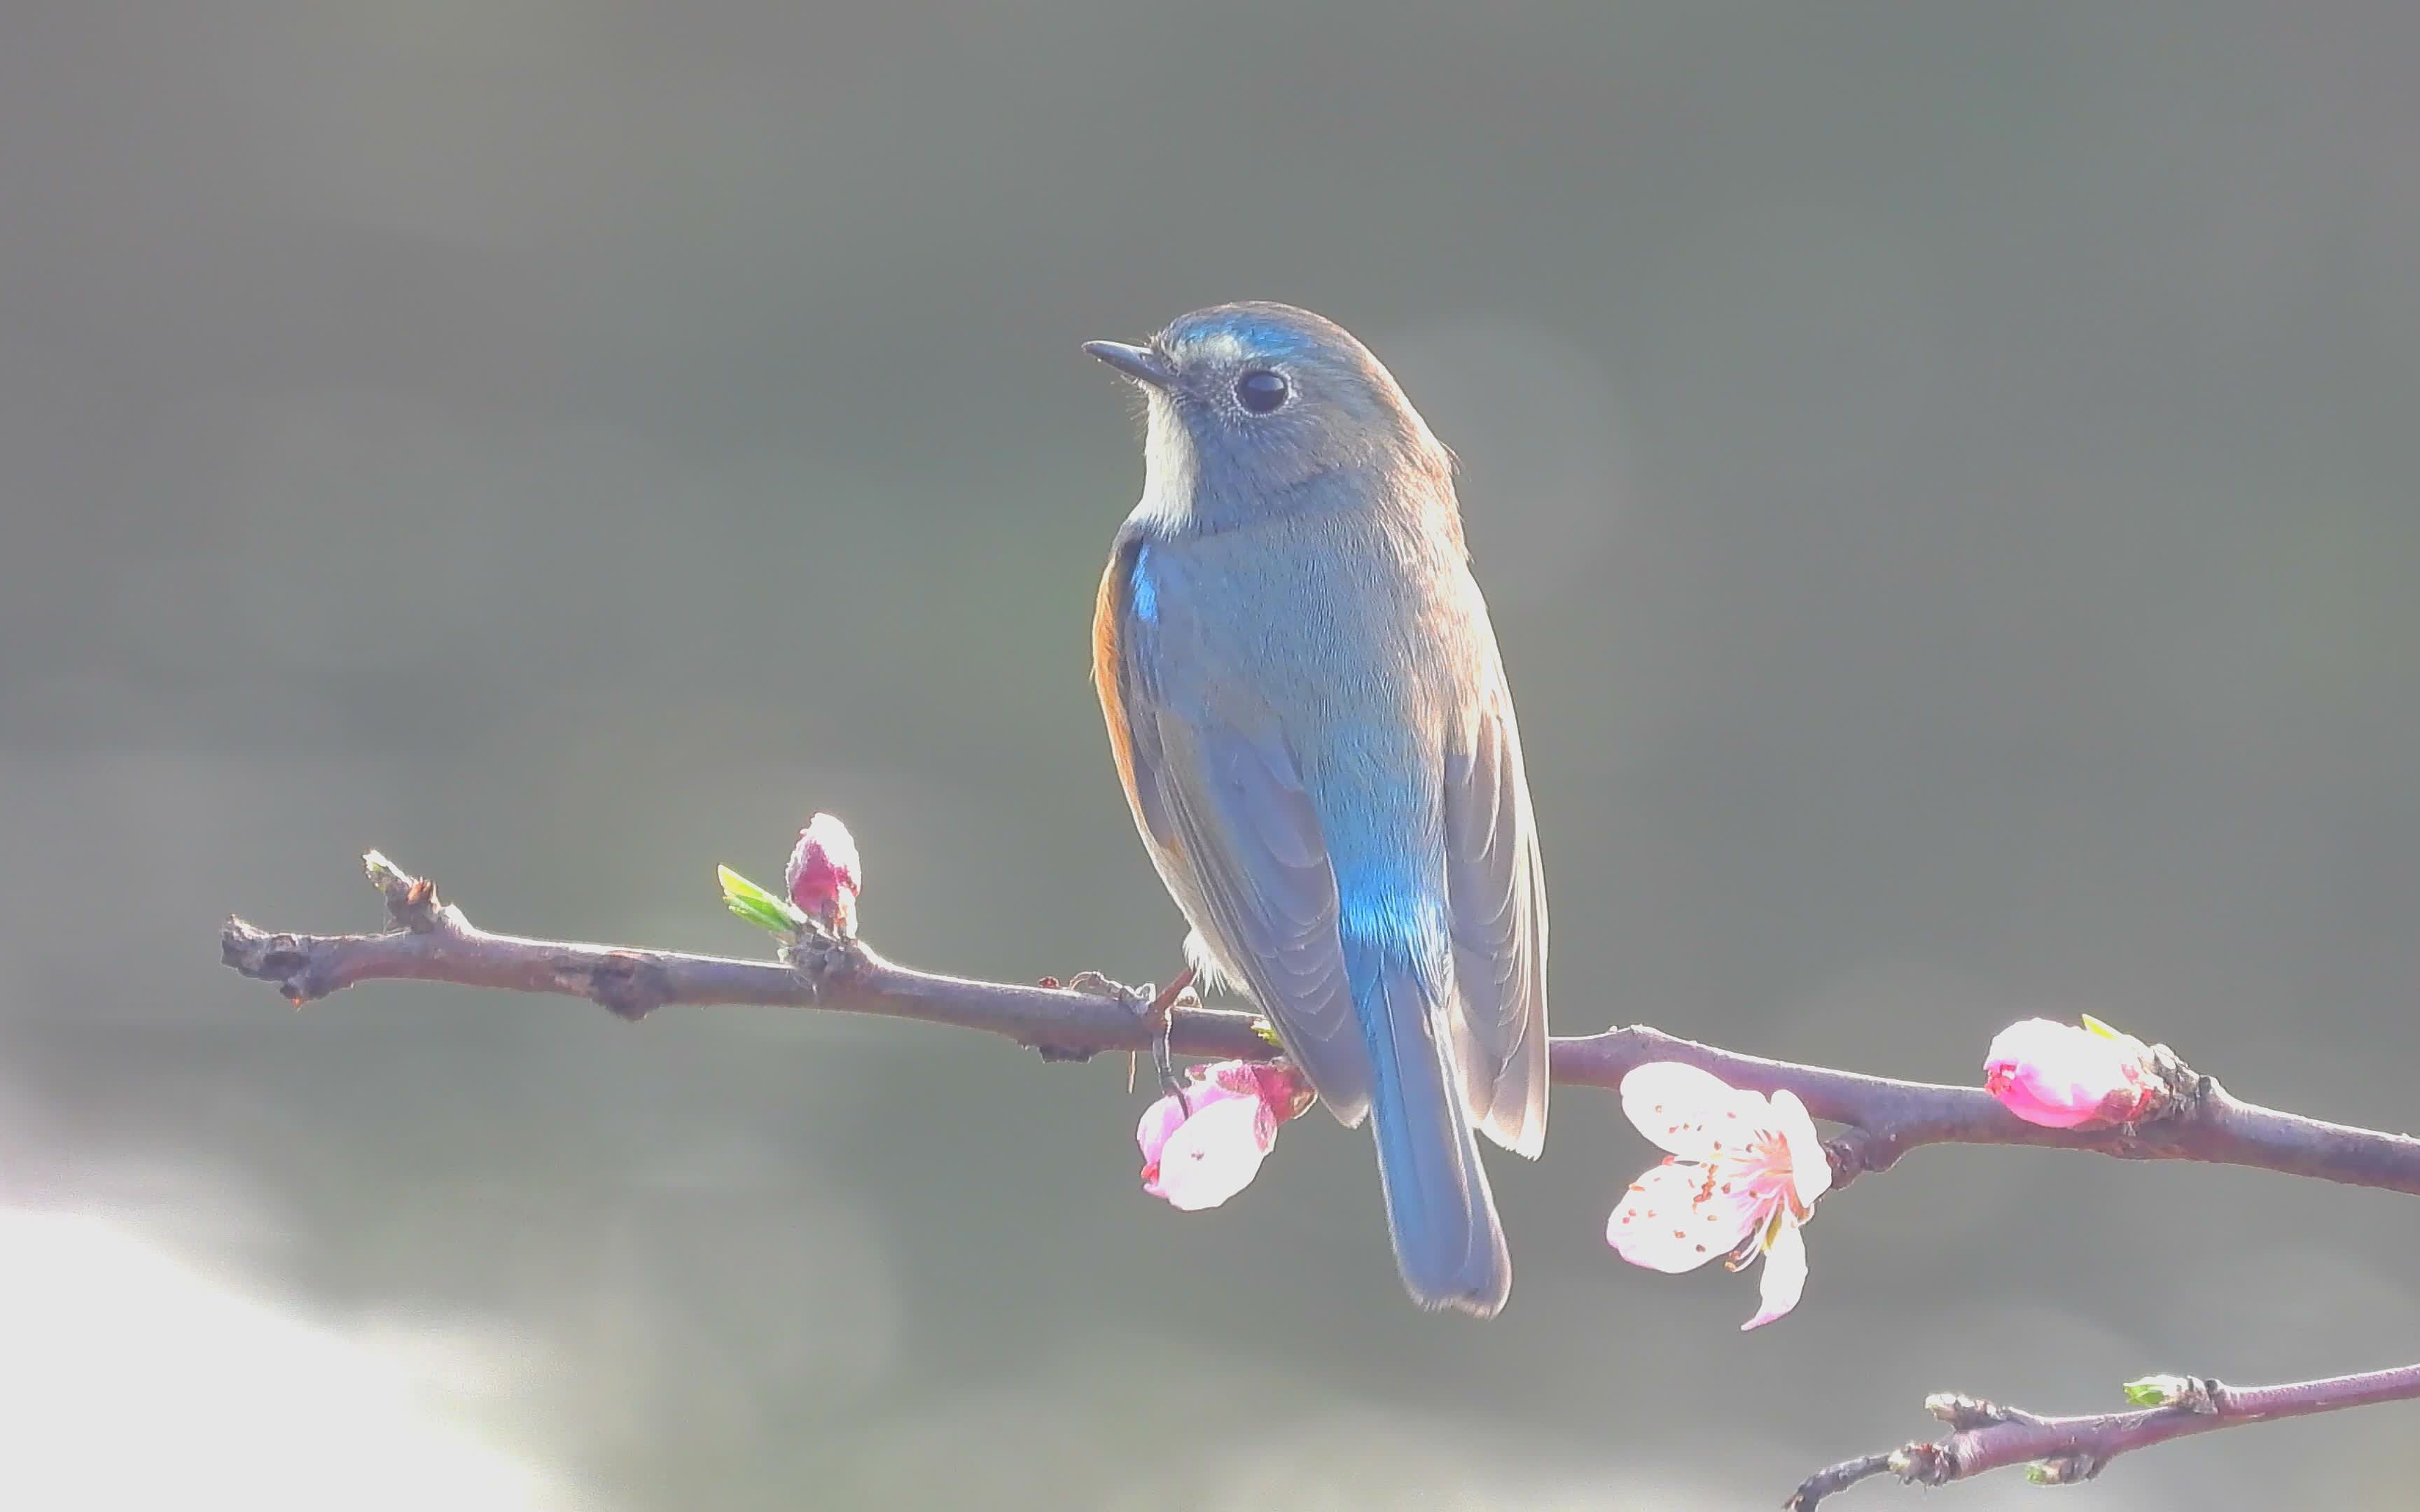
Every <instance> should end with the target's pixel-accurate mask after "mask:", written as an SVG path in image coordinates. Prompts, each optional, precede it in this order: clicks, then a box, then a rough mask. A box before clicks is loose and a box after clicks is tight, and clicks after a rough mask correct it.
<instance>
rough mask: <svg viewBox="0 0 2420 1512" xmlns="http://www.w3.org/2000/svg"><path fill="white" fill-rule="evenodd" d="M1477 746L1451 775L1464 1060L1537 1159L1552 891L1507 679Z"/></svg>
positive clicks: (1522, 1146)
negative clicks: (1548, 897) (1548, 890)
mask: <svg viewBox="0 0 2420 1512" xmlns="http://www.w3.org/2000/svg"><path fill="white" fill-rule="evenodd" d="M1489 692H1490V697H1489V700H1488V706H1487V707H1486V708H1484V709H1483V710H1482V711H1481V715H1480V717H1479V719H1478V721H1477V727H1476V730H1475V732H1474V737H1473V739H1472V741H1471V748H1470V749H1469V750H1468V751H1466V752H1452V753H1449V754H1448V756H1447V758H1446V771H1445V782H1446V786H1445V846H1446V893H1447V898H1448V900H1449V903H1450V909H1451V918H1452V932H1453V967H1454V986H1455V996H1456V998H1457V1007H1458V1009H1459V1012H1458V1013H1457V1015H1456V1022H1455V1025H1454V1050H1455V1064H1456V1066H1457V1067H1458V1068H1459V1069H1460V1071H1461V1072H1462V1077H1463V1089H1464V1094H1465V1096H1466V1099H1467V1102H1468V1105H1469V1107H1470V1109H1471V1111H1472V1114H1473V1116H1474V1118H1475V1119H1476V1121H1477V1122H1478V1123H1479V1124H1480V1126H1481V1128H1483V1129H1485V1130H1486V1131H1487V1132H1488V1134H1490V1136H1492V1137H1493V1138H1494V1139H1495V1140H1496V1141H1497V1143H1498V1144H1500V1145H1503V1146H1504V1147H1505V1148H1506V1149H1514V1150H1518V1151H1520V1152H1521V1153H1522V1154H1524V1155H1529V1156H1535V1155H1536V1154H1537V1153H1538V1151H1539V1150H1540V1149H1542V1148H1543V1146H1544V1141H1545V1135H1546V980H1545V968H1546V895H1545V878H1544V868H1543V867H1542V866H1541V865H1540V864H1539V859H1538V831H1537V825H1536V822H1535V820H1534V819H1533V818H1532V816H1531V814H1530V811H1529V789H1528V780H1527V779H1525V777H1524V776H1523V774H1522V770H1521V736H1520V733H1519V732H1518V730H1517V729H1516V728H1515V726H1514V725H1513V722H1512V702H1511V700H1510V699H1509V698H1507V697H1505V696H1504V695H1503V693H1502V690H1501V683H1500V680H1499V681H1498V682H1497V685H1496V687H1494V688H1492V689H1490V690H1489Z"/></svg>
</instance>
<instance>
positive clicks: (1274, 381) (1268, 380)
mask: <svg viewBox="0 0 2420 1512" xmlns="http://www.w3.org/2000/svg"><path fill="white" fill-rule="evenodd" d="M1235 402H1236V403H1237V404H1239V405H1242V406H1243V407H1244V408H1245V409H1249V410H1250V411H1251V412H1252V413H1254V414H1256V415H1265V414H1267V413H1268V412H1269V411H1270V410H1272V409H1276V408H1277V407H1278V406H1280V405H1281V404H1283V403H1285V402H1286V380H1285V379H1283V378H1280V377H1278V376H1277V375H1276V374H1275V373H1272V372H1270V371H1269V370H1268V369H1267V368H1265V367H1256V368H1254V369H1253V370H1252V371H1250V372H1249V373H1247V374H1245V375H1244V376H1243V377H1242V378H1237V379H1236V380H1235Z"/></svg>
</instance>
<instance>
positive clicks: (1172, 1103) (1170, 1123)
mask: <svg viewBox="0 0 2420 1512" xmlns="http://www.w3.org/2000/svg"><path fill="white" fill-rule="evenodd" d="M1184 1122H1185V1105H1184V1104H1183V1103H1179V1102H1177V1101H1176V1099H1175V1098H1173V1097H1163V1098H1161V1099H1160V1100H1159V1101H1158V1102H1156V1103H1153V1104H1152V1105H1151V1106H1149V1107H1147V1108H1145V1109H1143V1110H1142V1119H1141V1120H1140V1122H1138V1123H1136V1125H1135V1147H1136V1148H1137V1149H1140V1150H1141V1151H1142V1163H1143V1164H1144V1165H1158V1164H1159V1156H1160V1152H1161V1151H1162V1150H1164V1149H1167V1148H1168V1136H1169V1135H1170V1134H1174V1133H1175V1132H1176V1131H1177V1129H1178V1127H1179V1126H1180V1125H1182V1124H1183V1123H1184Z"/></svg>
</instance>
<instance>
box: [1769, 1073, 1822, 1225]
mask: <svg viewBox="0 0 2420 1512" xmlns="http://www.w3.org/2000/svg"><path fill="white" fill-rule="evenodd" d="M1769 1122H1770V1123H1771V1126H1772V1128H1773V1130H1774V1132H1775V1133H1776V1134H1780V1135H1781V1142H1782V1144H1784V1145H1785V1146H1787V1147H1788V1148H1789V1150H1790V1180H1791V1184H1792V1186H1794V1187H1796V1188H1797V1189H1798V1205H1799V1206H1800V1207H1802V1208H1811V1207H1813V1206H1815V1199H1816V1198H1817V1197H1820V1196H1823V1194H1824V1193H1826V1192H1828V1191H1830V1190H1831V1189H1832V1157H1831V1156H1829V1155H1826V1154H1824V1153H1823V1136H1822V1135H1821V1134H1817V1133H1816V1132H1815V1120H1814V1119H1810V1118H1808V1117H1807V1104H1806V1103H1801V1102H1800V1101H1798V1094H1797V1093H1795V1092H1793V1091H1792V1090H1791V1089H1790V1088H1787V1087H1785V1088H1782V1089H1781V1090H1780V1091H1778V1092H1776V1093H1774V1094H1773V1114H1772V1117H1771V1119H1769Z"/></svg>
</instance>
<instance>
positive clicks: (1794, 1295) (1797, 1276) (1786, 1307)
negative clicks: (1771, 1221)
mask: <svg viewBox="0 0 2420 1512" xmlns="http://www.w3.org/2000/svg"><path fill="white" fill-rule="evenodd" d="M1806 1289H1807V1238H1806V1236H1805V1235H1803V1234H1801V1233H1800V1232H1799V1231H1798V1225H1797V1223H1796V1222H1795V1221H1794V1220H1792V1219H1790V1218H1787V1217H1785V1218H1783V1219H1782V1220H1781V1227H1780V1228H1779V1229H1778V1231H1776V1233H1775V1234H1774V1236H1773V1242H1772V1244H1771V1245H1770V1246H1768V1247H1767V1248H1766V1250H1765V1252H1764V1273H1763V1274H1762V1275H1761V1276H1759V1277H1758V1278H1757V1292H1758V1295H1759V1298H1760V1300H1761V1302H1762V1303H1763V1305H1762V1306H1761V1307H1759V1308H1758V1309H1757V1310H1756V1316H1755V1317H1754V1318H1751V1319H1748V1320H1747V1321H1746V1322H1745V1323H1742V1324H1741V1325H1740V1332H1741V1333H1743V1334H1745V1333H1746V1332H1747V1331H1748V1330H1749V1329H1751V1328H1762V1327H1763V1326H1764V1325H1765V1324H1767V1323H1770V1322H1772V1321H1773V1320H1774V1319H1776V1318H1779V1317H1780V1316H1781V1315H1782V1314H1784V1313H1786V1312H1788V1311H1790V1309H1792V1307H1795V1306H1797V1305H1798V1298H1799V1295H1800V1293H1802V1292H1804V1291H1805V1290H1806Z"/></svg>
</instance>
